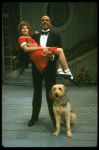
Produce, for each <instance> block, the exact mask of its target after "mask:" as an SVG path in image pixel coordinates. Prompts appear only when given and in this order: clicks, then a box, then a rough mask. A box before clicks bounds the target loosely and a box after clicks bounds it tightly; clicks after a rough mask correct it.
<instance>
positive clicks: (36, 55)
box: [18, 36, 57, 72]
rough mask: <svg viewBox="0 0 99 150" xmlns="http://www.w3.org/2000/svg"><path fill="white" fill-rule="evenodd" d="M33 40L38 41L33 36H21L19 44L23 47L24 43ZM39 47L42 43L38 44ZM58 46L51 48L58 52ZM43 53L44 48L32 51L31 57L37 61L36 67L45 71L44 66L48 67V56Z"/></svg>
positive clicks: (32, 41) (33, 41)
mask: <svg viewBox="0 0 99 150" xmlns="http://www.w3.org/2000/svg"><path fill="white" fill-rule="evenodd" d="M29 42H31V43H32V44H33V43H36V41H35V40H33V39H32V38H31V37H25V36H23V37H22V36H21V37H20V38H19V39H18V44H19V45H20V46H21V47H23V46H24V45H26V44H27V43H29ZM37 47H42V46H41V45H37ZM56 49H57V47H51V50H52V52H53V53H55V52H56ZM41 53H43V49H40V50H37V51H34V52H30V53H29V55H30V59H31V60H32V61H33V62H34V63H35V66H36V68H37V69H38V70H39V71H40V72H43V71H44V68H45V67H46V65H47V63H48V58H46V57H44V56H42V55H41Z"/></svg>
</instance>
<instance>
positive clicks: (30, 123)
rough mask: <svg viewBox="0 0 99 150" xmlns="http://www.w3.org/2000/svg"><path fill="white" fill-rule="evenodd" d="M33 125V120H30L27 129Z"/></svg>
mask: <svg viewBox="0 0 99 150" xmlns="http://www.w3.org/2000/svg"><path fill="white" fill-rule="evenodd" d="M34 124H35V120H33V119H31V120H30V121H29V122H28V127H31V126H33V125H34Z"/></svg>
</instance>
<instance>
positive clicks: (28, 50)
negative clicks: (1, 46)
mask: <svg viewBox="0 0 99 150" xmlns="http://www.w3.org/2000/svg"><path fill="white" fill-rule="evenodd" d="M46 48H49V47H28V46H27V45H24V46H23V49H24V51H25V52H34V51H37V50H39V49H46Z"/></svg>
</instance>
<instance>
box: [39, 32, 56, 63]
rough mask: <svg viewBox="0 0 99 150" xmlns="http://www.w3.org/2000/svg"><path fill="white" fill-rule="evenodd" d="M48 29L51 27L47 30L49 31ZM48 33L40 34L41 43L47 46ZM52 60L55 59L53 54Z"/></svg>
mask: <svg viewBox="0 0 99 150" xmlns="http://www.w3.org/2000/svg"><path fill="white" fill-rule="evenodd" d="M42 31H43V32H45V31H44V30H42ZM48 31H50V29H48V30H47V31H46V32H48ZM48 35H49V33H48V34H47V35H45V34H43V35H41V36H40V45H41V46H42V47H46V44H47V39H48ZM51 60H54V55H53V58H52V59H51Z"/></svg>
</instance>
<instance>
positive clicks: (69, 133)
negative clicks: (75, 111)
mask: <svg viewBox="0 0 99 150" xmlns="http://www.w3.org/2000/svg"><path fill="white" fill-rule="evenodd" d="M66 120H67V137H72V133H71V131H70V112H68V113H67V114H66Z"/></svg>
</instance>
